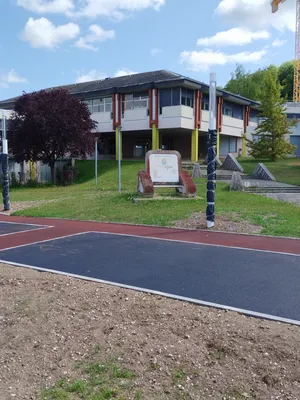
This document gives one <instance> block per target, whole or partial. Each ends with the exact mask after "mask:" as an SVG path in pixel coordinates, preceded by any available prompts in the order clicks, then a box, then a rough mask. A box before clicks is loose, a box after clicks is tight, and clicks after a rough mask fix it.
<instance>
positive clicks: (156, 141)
mask: <svg viewBox="0 0 300 400" xmlns="http://www.w3.org/2000/svg"><path fill="white" fill-rule="evenodd" d="M152 150H159V130H158V129H157V128H156V126H155V124H153V125H152Z"/></svg>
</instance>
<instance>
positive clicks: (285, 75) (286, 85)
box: [278, 61, 294, 101]
mask: <svg viewBox="0 0 300 400" xmlns="http://www.w3.org/2000/svg"><path fill="white" fill-rule="evenodd" d="M278 80H279V83H280V85H281V86H282V90H281V96H282V97H284V98H285V99H287V100H290V101H292V100H293V95H294V93H293V89H294V61H287V62H285V63H283V64H282V65H281V66H280V67H279V69H278Z"/></svg>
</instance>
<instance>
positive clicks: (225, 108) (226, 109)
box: [223, 107, 233, 117]
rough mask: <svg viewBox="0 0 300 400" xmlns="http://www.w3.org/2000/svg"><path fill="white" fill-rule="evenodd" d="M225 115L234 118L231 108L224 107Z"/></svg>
mask: <svg viewBox="0 0 300 400" xmlns="http://www.w3.org/2000/svg"><path fill="white" fill-rule="evenodd" d="M223 114H224V115H227V117H233V112H232V108H230V107H224V108H223Z"/></svg>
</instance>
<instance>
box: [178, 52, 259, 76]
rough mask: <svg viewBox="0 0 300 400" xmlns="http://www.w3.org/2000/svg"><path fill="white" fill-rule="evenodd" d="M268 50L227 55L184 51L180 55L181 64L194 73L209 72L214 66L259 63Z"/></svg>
mask: <svg viewBox="0 0 300 400" xmlns="http://www.w3.org/2000/svg"><path fill="white" fill-rule="evenodd" d="M265 54H266V50H265V49H263V50H260V51H253V52H250V51H243V52H240V53H235V54H225V53H222V52H220V51H213V50H209V49H205V50H202V51H183V52H182V53H181V54H180V62H181V64H185V65H186V66H187V68H188V69H189V70H192V71H208V70H209V68H210V67H211V66H213V65H225V64H232V63H257V62H259V61H261V60H262V58H263V57H264V56H265Z"/></svg>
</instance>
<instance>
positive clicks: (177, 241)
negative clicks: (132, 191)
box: [0, 231, 300, 257]
mask: <svg viewBox="0 0 300 400" xmlns="http://www.w3.org/2000/svg"><path fill="white" fill-rule="evenodd" d="M87 233H93V234H101V235H114V236H127V237H132V238H137V239H149V240H158V241H163V242H171V243H172V242H173V243H183V244H193V245H197V246H199V247H201V246H206V247H220V248H223V249H233V250H242V251H252V252H258V253H270V254H277V255H282V256H292V257H300V254H296V253H285V252H280V251H272V250H260V249H251V248H248V247H236V246H226V245H221V244H212V243H202V242H201V243H200V242H191V241H185V240H179V239H164V238H159V237H148V236H140V235H130V234H127V233H115V232H100V231H86V232H79V233H74V234H71V235H65V236H59V237H56V238H52V239H46V240H39V241H37V242H32V243H26V244H21V245H19V246H13V247H7V248H5V249H0V253H1V252H2V251H7V250H12V249H17V248H19V247H26V246H31V245H35V244H39V243H45V242H50V241H53V240H59V239H64V238H68V237H72V236H78V235H85V234H87Z"/></svg>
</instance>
